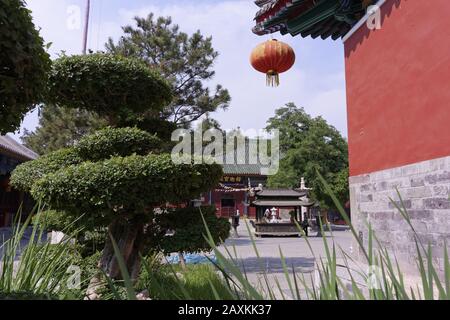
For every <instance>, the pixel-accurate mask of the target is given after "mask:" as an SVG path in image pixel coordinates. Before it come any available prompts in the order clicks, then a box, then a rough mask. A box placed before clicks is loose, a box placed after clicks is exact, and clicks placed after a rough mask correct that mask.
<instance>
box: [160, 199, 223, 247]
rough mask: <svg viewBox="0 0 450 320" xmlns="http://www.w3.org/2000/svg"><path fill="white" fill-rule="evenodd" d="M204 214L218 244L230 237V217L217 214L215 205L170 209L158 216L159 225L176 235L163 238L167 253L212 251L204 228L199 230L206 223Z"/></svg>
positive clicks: (162, 244)
mask: <svg viewBox="0 0 450 320" xmlns="http://www.w3.org/2000/svg"><path fill="white" fill-rule="evenodd" d="M202 214H203V218H204V219H205V222H206V223H207V225H208V228H209V230H210V231H211V234H212V236H213V240H214V242H215V243H216V245H219V244H220V243H222V242H223V241H225V240H226V239H227V238H228V237H229V235H230V227H231V226H230V223H229V222H228V219H226V218H219V217H217V216H216V208H215V207H214V206H204V207H201V208H194V207H188V208H177V209H168V210H167V213H166V214H163V215H161V216H159V217H158V225H160V226H161V227H162V228H164V229H166V230H173V231H174V235H173V236H168V237H164V238H163V239H162V241H161V244H160V247H161V250H162V251H164V252H166V253H171V252H187V253H196V252H202V251H211V246H210V245H209V243H208V242H207V241H206V240H205V237H204V234H205V232H203V231H202V230H204V228H202V229H201V230H199V226H203V225H204V223H203V219H202Z"/></svg>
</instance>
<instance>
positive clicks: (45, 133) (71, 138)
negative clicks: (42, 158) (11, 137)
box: [21, 104, 107, 155]
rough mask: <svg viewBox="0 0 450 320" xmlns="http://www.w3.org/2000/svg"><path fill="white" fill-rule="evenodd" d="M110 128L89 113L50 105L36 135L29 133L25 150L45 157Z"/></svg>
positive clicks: (24, 136) (45, 110) (98, 117)
mask: <svg viewBox="0 0 450 320" xmlns="http://www.w3.org/2000/svg"><path fill="white" fill-rule="evenodd" d="M106 126H107V121H106V119H102V118H101V117H100V116H99V115H97V114H96V113H93V112H89V111H86V110H80V109H73V108H67V107H58V106H56V105H54V104H48V105H45V106H43V107H42V108H41V110H40V116H39V126H38V128H37V129H36V131H34V132H31V131H28V130H25V132H24V134H23V136H22V137H21V139H22V142H23V144H24V145H25V146H27V147H28V148H30V149H31V150H33V151H35V152H36V153H38V154H40V155H43V154H47V153H49V152H53V151H56V150H59V149H62V148H66V147H70V146H73V145H74V144H75V143H76V142H77V141H79V140H80V139H81V138H82V137H83V136H85V135H87V134H90V133H93V132H94V131H96V130H98V129H101V128H104V127H106Z"/></svg>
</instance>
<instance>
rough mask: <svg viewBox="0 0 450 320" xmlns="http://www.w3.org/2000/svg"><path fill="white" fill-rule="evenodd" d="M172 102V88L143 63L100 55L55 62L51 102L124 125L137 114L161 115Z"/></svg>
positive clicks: (111, 122)
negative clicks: (90, 112) (150, 113)
mask: <svg viewBox="0 0 450 320" xmlns="http://www.w3.org/2000/svg"><path fill="white" fill-rule="evenodd" d="M171 99H172V94H171V87H170V85H169V84H168V83H167V82H166V81H165V80H164V79H163V78H161V76H160V75H159V74H158V73H157V72H156V71H153V70H152V69H150V68H149V67H148V66H147V65H145V64H144V63H143V62H141V61H139V60H136V59H131V58H123V57H118V56H113V55H108V54H101V53H97V54H90V55H82V56H64V57H62V58H60V59H57V60H55V61H54V63H53V68H52V70H51V72H50V77H49V95H48V99H47V100H48V102H50V103H54V104H56V105H60V106H67V107H70V108H79V109H85V110H89V111H94V112H97V113H98V114H101V115H106V116H107V117H108V118H109V121H110V124H112V125H119V126H120V125H121V122H123V121H126V120H127V119H128V118H130V117H131V118H134V117H135V115H136V113H138V114H139V113H148V112H153V113H154V114H155V116H157V115H158V113H159V112H160V111H161V110H162V109H163V108H164V106H165V105H167V104H169V103H170V101H171Z"/></svg>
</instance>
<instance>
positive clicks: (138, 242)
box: [11, 128, 223, 278]
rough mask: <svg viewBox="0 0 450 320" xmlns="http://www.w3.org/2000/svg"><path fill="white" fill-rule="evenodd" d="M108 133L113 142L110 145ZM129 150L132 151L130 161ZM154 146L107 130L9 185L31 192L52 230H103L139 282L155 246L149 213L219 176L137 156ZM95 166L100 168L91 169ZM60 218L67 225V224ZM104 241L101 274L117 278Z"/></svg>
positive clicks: (27, 169)
mask: <svg viewBox="0 0 450 320" xmlns="http://www.w3.org/2000/svg"><path fill="white" fill-rule="evenodd" d="M108 133H109V135H110V136H111V141H107V140H108V139H107V138H106V136H107V134H108ZM97 138H99V140H98V141H99V143H98V144H96V143H95V141H96V140H97ZM126 142H129V143H130V148H129V150H128V154H129V155H126V153H127V152H126V148H125V144H126ZM158 145H159V144H158V143H157V138H155V137H154V136H152V135H149V134H148V133H146V132H143V131H140V130H138V129H130V128H120V129H106V130H103V131H100V132H99V133H97V134H94V135H92V136H88V137H86V138H84V139H83V140H82V141H80V144H79V145H77V146H75V147H73V148H71V149H65V150H62V151H58V152H55V153H52V154H49V155H48V156H45V157H42V158H40V159H38V160H35V161H31V162H28V163H25V164H22V165H20V166H18V168H17V169H16V170H15V171H14V172H13V173H12V178H11V183H12V184H13V185H14V186H15V187H17V188H21V189H22V190H31V194H32V195H33V197H34V198H35V199H36V200H37V201H40V202H41V203H43V204H44V205H46V206H47V207H49V208H51V209H53V210H56V211H50V212H52V214H51V215H50V218H51V221H52V220H53V223H55V221H56V223H57V224H66V223H67V224H68V222H69V221H72V222H73V227H74V228H75V227H83V228H86V229H87V230H95V228H96V227H97V228H102V227H104V228H107V229H108V232H109V234H111V235H112V236H113V237H114V239H116V241H117V242H118V244H119V247H120V249H121V252H122V254H123V256H124V259H125V261H126V262H127V265H128V267H129V270H130V273H131V274H132V275H133V276H135V277H136V276H137V274H138V273H139V270H140V255H141V254H142V253H144V251H146V247H147V246H152V245H155V244H152V243H149V242H148V241H146V238H152V235H153V234H154V233H155V232H157V230H158V229H161V228H160V227H156V226H155V224H156V221H155V212H154V209H155V208H159V207H162V206H165V204H166V203H168V202H170V203H172V204H180V203H183V204H184V203H186V202H189V200H190V199H192V198H195V197H197V196H198V195H199V194H200V193H202V192H204V191H207V190H209V189H211V188H213V187H214V186H216V185H217V184H218V182H219V179H220V178H221V176H222V174H223V172H222V167H221V166H220V165H215V164H214V165H209V164H203V163H199V164H196V163H195V162H194V159H193V160H192V161H191V163H186V164H175V163H173V162H172V159H171V156H170V154H151V153H150V154H147V155H138V154H136V152H137V151H139V152H140V153H145V152H151V151H152V146H153V147H155V148H156V147H158ZM89 151H90V152H89ZM117 154H122V156H116V155H117ZM102 155H103V156H102ZM108 155H114V156H113V157H109V156H108ZM93 158H95V159H98V161H96V162H92V159H93ZM102 158H104V159H106V160H103V159H102ZM27 174H29V175H30V177H33V178H27V177H25V176H26V175H27ZM60 213H61V214H65V215H66V216H67V217H70V218H69V219H68V221H67V220H66V218H62V217H59V216H58V215H59V214H60ZM52 215H53V216H52ZM199 217H200V216H199ZM97 230H98V229H97ZM105 241H106V245H105V249H104V250H103V255H102V260H101V266H102V268H103V270H104V271H105V272H107V274H109V275H110V276H111V277H112V278H120V277H121V274H120V269H119V267H118V264H117V260H116V258H115V255H114V250H113V246H112V243H111V241H110V239H109V237H107V239H105Z"/></svg>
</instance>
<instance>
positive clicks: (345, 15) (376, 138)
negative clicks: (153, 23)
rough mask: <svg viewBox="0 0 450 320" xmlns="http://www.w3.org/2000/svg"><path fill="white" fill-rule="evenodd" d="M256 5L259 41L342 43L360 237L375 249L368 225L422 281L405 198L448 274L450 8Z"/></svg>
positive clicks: (414, 2)
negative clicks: (273, 37)
mask: <svg viewBox="0 0 450 320" xmlns="http://www.w3.org/2000/svg"><path fill="white" fill-rule="evenodd" d="M256 4H257V5H258V6H259V7H260V8H259V10H258V12H257V14H256V18H255V20H256V25H255V27H254V29H253V31H254V33H255V34H258V35H266V34H271V33H274V32H280V33H281V34H282V35H284V34H290V35H292V36H301V37H307V36H311V37H313V38H317V37H320V38H322V39H328V38H331V39H334V40H337V39H342V40H341V41H343V43H344V51H345V64H346V68H345V69H346V91H347V112H348V142H349V161H350V197H351V200H350V206H351V210H352V218H353V219H352V220H353V223H354V225H355V227H356V229H357V230H358V233H359V237H360V239H361V240H362V241H363V243H364V245H365V246H367V244H368V232H367V228H366V225H365V223H364V220H367V221H368V222H370V223H371V224H372V228H373V229H374V231H375V233H376V234H377V236H378V238H379V239H380V241H381V243H382V245H383V246H385V247H386V248H387V249H388V250H389V252H391V253H393V254H395V255H396V256H397V258H398V260H399V262H400V264H401V265H402V266H403V267H404V270H405V271H406V272H409V271H411V272H415V270H416V258H415V252H416V250H415V243H414V236H413V234H412V230H411V228H410V227H409V226H408V224H407V223H406V222H405V221H404V220H403V219H402V217H401V216H400V213H399V212H398V210H397V209H396V204H395V203H392V202H391V201H390V200H389V198H392V199H393V201H398V203H399V200H400V199H399V196H398V194H397V190H398V192H399V194H400V196H401V198H402V200H403V204H404V206H405V207H406V209H407V210H408V212H409V215H410V217H411V221H412V224H413V226H414V227H415V229H416V231H417V233H418V235H419V237H420V239H422V241H423V242H424V244H425V245H426V244H427V243H430V244H431V247H432V250H433V254H434V256H435V257H436V262H437V266H438V267H439V268H440V271H443V257H442V255H443V247H444V242H445V240H446V239H447V240H448V238H449V236H450V201H449V192H450V125H449V124H450V112H449V105H450V90H448V83H450V41H449V36H448V30H450V19H449V18H448V13H450V1H448V0H433V1H422V0H379V1H375V0H258V1H256ZM446 13H447V14H446ZM447 242H448V241H447ZM356 254H357V255H358V254H359V255H360V253H358V252H356ZM408 267H410V268H408Z"/></svg>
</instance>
